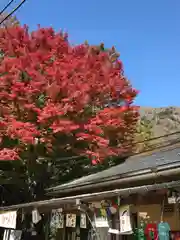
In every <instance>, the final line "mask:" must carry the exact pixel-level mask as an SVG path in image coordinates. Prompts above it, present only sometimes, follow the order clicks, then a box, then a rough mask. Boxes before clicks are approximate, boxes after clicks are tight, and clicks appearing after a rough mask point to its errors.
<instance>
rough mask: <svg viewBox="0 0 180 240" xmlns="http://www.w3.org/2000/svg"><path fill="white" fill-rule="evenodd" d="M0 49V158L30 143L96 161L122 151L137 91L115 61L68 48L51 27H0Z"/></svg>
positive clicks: (132, 120)
mask: <svg viewBox="0 0 180 240" xmlns="http://www.w3.org/2000/svg"><path fill="white" fill-rule="evenodd" d="M0 51H1V52H0V138H1V143H0V149H1V150H0V160H15V159H19V157H21V154H22V153H23V152H24V151H27V149H28V148H27V145H34V146H36V145H37V144H43V146H44V148H45V149H46V152H45V154H46V156H47V155H48V154H49V155H52V154H53V151H71V152H72V153H74V154H86V155H88V156H93V157H95V158H96V161H101V160H102V159H104V158H105V157H106V156H109V155H113V154H119V153H121V152H124V151H129V149H130V147H131V146H130V143H131V141H132V139H133V133H134V131H135V126H136V122H137V118H138V110H137V108H136V107H135V106H133V105H132V102H133V99H134V98H135V96H136V95H137V91H136V90H135V89H133V88H132V87H131V85H130V83H129V82H128V81H127V79H126V78H125V77H124V76H123V69H122V63H121V62H120V61H119V60H118V61H117V63H116V64H115V63H113V64H111V62H110V58H109V55H108V54H107V53H104V52H100V53H99V54H95V53H93V52H92V51H90V48H89V47H88V46H87V45H80V46H76V47H74V46H71V45H70V44H69V42H68V40H67V36H65V35H63V34H62V33H55V32H54V30H53V29H52V28H47V29H43V28H41V29H38V30H37V31H36V32H33V33H31V34H30V33H29V32H28V29H27V27H24V28H21V27H14V28H9V29H8V30H7V29H2V30H1V31H0ZM111 103H116V104H111ZM7 139H8V141H7ZM37 139H38V142H37ZM63 139H66V140H67V141H65V140H63ZM5 140H6V141H5ZM15 140H17V141H15ZM11 141H14V145H13V147H12V144H10V143H11ZM8 143H9V144H8ZM93 159H94V158H93ZM94 163H95V160H93V164H94Z"/></svg>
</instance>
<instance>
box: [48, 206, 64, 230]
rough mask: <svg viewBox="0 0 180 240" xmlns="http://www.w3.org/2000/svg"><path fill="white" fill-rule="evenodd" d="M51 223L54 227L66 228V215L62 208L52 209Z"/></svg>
mask: <svg viewBox="0 0 180 240" xmlns="http://www.w3.org/2000/svg"><path fill="white" fill-rule="evenodd" d="M50 225H51V227H52V228H53V227H55V228H64V215H63V214H62V209H61V208H60V209H56V210H55V209H53V210H52V212H51V222H50Z"/></svg>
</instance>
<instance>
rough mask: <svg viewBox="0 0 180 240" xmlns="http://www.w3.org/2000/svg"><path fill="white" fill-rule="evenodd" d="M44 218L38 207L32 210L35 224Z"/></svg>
mask: <svg viewBox="0 0 180 240" xmlns="http://www.w3.org/2000/svg"><path fill="white" fill-rule="evenodd" d="M41 219H42V217H41V216H40V214H39V212H38V210H37V209H34V210H33V211H32V222H33V223H34V224H37V223H38V222H39V221H40V220H41Z"/></svg>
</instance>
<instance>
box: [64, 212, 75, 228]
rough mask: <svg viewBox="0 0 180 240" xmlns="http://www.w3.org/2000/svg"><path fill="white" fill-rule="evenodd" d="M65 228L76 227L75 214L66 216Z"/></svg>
mask: <svg viewBox="0 0 180 240" xmlns="http://www.w3.org/2000/svg"><path fill="white" fill-rule="evenodd" d="M66 227H72V228H75V227H76V214H66Z"/></svg>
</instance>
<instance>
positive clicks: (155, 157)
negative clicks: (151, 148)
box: [51, 146, 180, 191]
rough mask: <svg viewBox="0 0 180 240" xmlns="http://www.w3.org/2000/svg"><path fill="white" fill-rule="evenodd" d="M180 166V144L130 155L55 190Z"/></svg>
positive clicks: (54, 189)
mask: <svg viewBox="0 0 180 240" xmlns="http://www.w3.org/2000/svg"><path fill="white" fill-rule="evenodd" d="M173 165H174V166H178V165H179V166H180V146H178V147H174V148H168V149H163V150H159V151H157V150H156V152H151V154H150V155H136V156H132V157H129V158H128V159H127V160H126V161H125V162H124V163H122V164H119V165H117V166H114V167H111V168H109V169H107V170H104V171H102V172H99V173H96V174H92V175H89V176H86V177H82V178H79V179H77V180H74V181H71V182H69V183H66V184H63V185H59V186H57V187H54V188H53V189H51V190H53V191H58V190H61V189H64V188H66V189H67V188H71V187H75V186H76V187H78V186H82V185H86V184H94V183H97V182H101V181H104V180H108V179H110V178H113V177H119V178H120V177H123V176H124V175H127V174H133V173H135V172H138V171H143V170H148V169H156V168H157V167H158V168H163V167H168V166H172V167H173Z"/></svg>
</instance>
